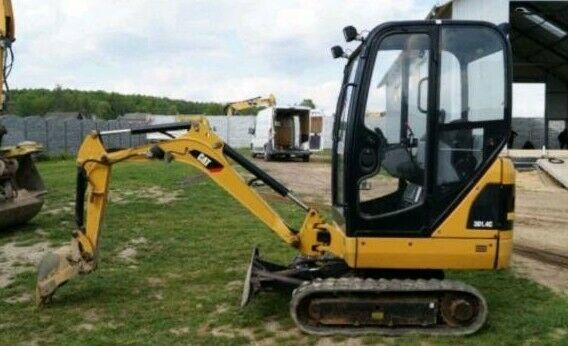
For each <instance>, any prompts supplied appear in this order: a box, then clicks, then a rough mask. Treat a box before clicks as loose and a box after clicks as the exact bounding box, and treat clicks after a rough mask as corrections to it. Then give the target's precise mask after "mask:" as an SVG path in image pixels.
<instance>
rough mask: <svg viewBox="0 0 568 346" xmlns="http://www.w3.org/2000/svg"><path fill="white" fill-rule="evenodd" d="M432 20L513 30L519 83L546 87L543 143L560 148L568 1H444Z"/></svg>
mask: <svg viewBox="0 0 568 346" xmlns="http://www.w3.org/2000/svg"><path fill="white" fill-rule="evenodd" d="M428 18H431V19H471V20H486V21H490V22H493V23H495V24H502V23H509V24H510V28H511V31H510V40H511V45H512V48H513V59H514V67H513V76H514V82H515V83H543V84H544V85H545V97H544V103H545V104H544V129H543V131H544V133H543V134H542V135H543V141H542V142H543V144H544V145H545V146H546V147H547V148H551V147H552V148H557V147H558V142H557V138H556V137H557V135H558V133H559V131H562V130H564V129H565V128H566V126H567V125H568V1H539V0H532V1H519V0H453V1H441V2H439V4H438V5H436V6H434V8H433V9H432V10H431V12H430V13H429V14H428ZM513 97H515V95H513ZM551 125H554V126H551ZM514 127H515V122H514V123H513V129H514ZM551 127H553V128H555V129H556V131H552V130H551Z"/></svg>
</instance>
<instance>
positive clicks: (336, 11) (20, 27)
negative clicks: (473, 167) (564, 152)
mask: <svg viewBox="0 0 568 346" xmlns="http://www.w3.org/2000/svg"><path fill="white" fill-rule="evenodd" d="M13 3H14V12H15V19H16V38H17V41H16V43H15V44H14V51H15V54H16V62H15V65H14V70H13V74H12V76H11V78H10V84H11V86H12V87H15V88H24V87H44V88H53V87H54V86H55V85H57V84H59V85H62V86H63V87H65V88H76V89H82V90H99V89H101V90H107V91H117V92H121V93H139V94H147V95H156V96H167V97H172V98H182V99H187V100H193V101H219V102H226V101H231V100H239V99H244V98H250V97H254V96H259V95H267V94H270V93H273V94H274V95H276V97H277V100H278V102H279V104H281V105H288V104H293V103H297V102H299V101H300V100H301V99H303V98H311V99H313V100H314V102H315V103H316V105H318V106H319V107H321V108H323V109H324V110H325V111H327V112H330V113H331V112H332V111H333V108H334V105H335V99H336V97H337V92H338V88H339V82H340V79H341V73H342V68H343V62H342V61H334V60H332V59H331V57H330V53H329V48H330V47H331V46H333V45H335V44H338V43H339V44H342V45H343V44H344V41H343V36H342V34H341V29H342V28H343V27H344V26H345V25H349V24H352V25H355V26H356V27H357V28H359V29H368V30H370V29H372V28H373V27H374V26H376V25H377V24H379V23H381V22H384V21H388V20H401V19H423V18H424V17H425V16H426V14H427V13H428V11H429V10H430V9H431V8H432V6H433V5H434V3H436V1H435V0H364V1H362V0H358V1H342V0H325V1H324V0H320V1H315V0H313V1H305V0H304V1H292V0H289V1H260V0H257V1H234V0H233V1H230V0H215V1H209V0H193V1H189V0H186V1H181V0H162V1H160V0H120V1H118V0H13ZM521 108H525V109H526V107H521Z"/></svg>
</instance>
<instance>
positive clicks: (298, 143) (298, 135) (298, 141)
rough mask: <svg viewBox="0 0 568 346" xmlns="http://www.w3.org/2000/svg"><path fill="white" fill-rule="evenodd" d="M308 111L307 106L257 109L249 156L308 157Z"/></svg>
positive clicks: (307, 159)
mask: <svg viewBox="0 0 568 346" xmlns="http://www.w3.org/2000/svg"><path fill="white" fill-rule="evenodd" d="M310 114H311V109H309V108H307V107H269V108H266V109H263V110H261V111H260V112H258V115H257V116H256V121H255V126H254V128H250V129H249V133H250V134H252V140H251V144H250V148H251V155H252V157H256V156H258V155H261V156H263V157H264V159H265V160H267V161H270V160H272V159H274V158H276V157H283V158H290V157H298V158H301V159H302V160H303V161H305V162H307V161H309V160H310V154H311V151H310Z"/></svg>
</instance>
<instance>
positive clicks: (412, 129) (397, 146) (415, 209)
mask: <svg viewBox="0 0 568 346" xmlns="http://www.w3.org/2000/svg"><path fill="white" fill-rule="evenodd" d="M435 33H436V30H435V27H434V26H432V25H429V24H428V25H414V26H413V25H404V26H398V27H393V28H392V29H391V30H386V33H384V34H381V35H378V36H377V37H375V38H374V40H373V41H372V42H370V44H369V47H368V48H367V57H366V65H365V68H364V71H361V80H360V85H361V88H362V89H361V90H366V91H367V92H366V93H363V92H361V94H360V95H359V99H358V102H357V111H356V112H355V116H354V117H353V119H352V123H351V126H352V129H353V133H354V135H353V137H352V142H351V143H350V147H351V148H353V151H352V152H351V155H350V157H349V160H348V166H349V168H348V169H347V170H346V173H345V174H346V177H347V179H346V184H348V185H349V191H350V193H349V194H348V195H347V196H346V197H347V200H348V205H349V206H350V207H349V211H348V217H347V231H348V234H350V235H354V234H356V235H358V236H373V235H377V234H381V236H394V235H404V236H412V235H413V234H418V233H420V232H421V231H422V230H423V229H424V227H425V225H424V220H425V216H426V214H425V208H424V204H425V202H426V179H427V172H428V169H429V164H428V163H429V160H428V158H429V152H430V150H429V145H431V140H430V138H429V136H428V134H429V127H430V126H431V124H429V119H430V118H431V117H432V116H434V114H435V106H434V102H432V97H431V95H433V94H434V95H435V93H432V90H433V89H434V88H435V83H434V82H435V78H432V77H431V76H432V75H433V72H432V70H433V69H434V66H435V65H434V64H433V58H434V56H435V55H434V53H433V49H432V47H433V46H434V45H435V43H434V38H435ZM379 230H380V232H379Z"/></svg>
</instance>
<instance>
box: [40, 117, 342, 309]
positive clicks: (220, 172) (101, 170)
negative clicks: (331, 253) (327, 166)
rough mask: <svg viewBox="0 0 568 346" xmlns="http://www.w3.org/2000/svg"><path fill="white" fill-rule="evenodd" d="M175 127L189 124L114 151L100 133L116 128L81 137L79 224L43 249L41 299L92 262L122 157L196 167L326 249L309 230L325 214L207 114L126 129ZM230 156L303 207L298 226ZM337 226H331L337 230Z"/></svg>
mask: <svg viewBox="0 0 568 346" xmlns="http://www.w3.org/2000/svg"><path fill="white" fill-rule="evenodd" d="M179 129H189V130H188V133H187V134H185V135H183V136H181V137H179V138H176V139H171V140H166V141H163V142H160V143H158V144H150V145H143V146H139V147H135V148H129V149H124V150H120V151H115V152H112V153H110V152H107V151H106V149H105V147H104V145H103V142H102V138H101V137H102V136H104V135H113V134H115V133H117V131H109V132H106V133H105V132H102V133H99V132H93V133H91V134H90V135H88V136H87V137H86V138H85V140H84V141H83V143H82V145H81V147H80V149H79V153H78V158H77V166H78V168H77V195H76V210H75V220H76V226H77V229H76V230H75V231H74V232H73V240H72V242H71V244H70V245H69V246H66V247H64V248H62V249H59V250H57V251H56V252H55V253H52V254H49V255H47V256H46V257H45V260H44V261H42V262H41V263H40V265H39V271H38V286H37V291H36V293H37V298H38V302H39V303H43V302H45V301H47V300H48V299H49V298H51V296H52V295H53V293H54V292H55V290H56V289H57V287H59V286H61V285H62V284H63V283H65V282H67V281H68V280H69V279H71V278H72V277H74V276H76V275H77V274H79V273H85V272H90V271H92V270H94V269H95V268H96V266H97V250H98V248H99V235H100V231H101V224H102V219H103V215H104V211H105V208H106V206H107V200H108V193H109V182H110V174H111V167H112V166H113V165H114V164H117V163H120V162H124V161H134V160H165V161H167V162H171V161H174V160H175V161H178V162H182V163H186V164H188V165H191V166H193V167H196V168H197V169H199V170H200V171H202V172H203V173H205V174H206V175H208V176H209V177H210V178H211V179H212V180H213V181H215V182H216V183H217V184H218V185H219V186H221V187H222V188H224V189H225V190H226V191H227V192H228V193H229V194H230V195H232V196H233V197H234V198H235V199H236V200H238V201H239V202H240V203H241V204H242V205H243V206H245V207H246V208H247V209H248V210H249V211H250V212H251V213H252V214H253V215H255V216H256V217H257V218H258V219H259V220H260V221H262V222H263V223H264V224H265V225H266V226H267V227H268V228H269V229H271V230H272V231H273V232H274V233H275V234H276V235H277V236H279V237H280V238H281V239H282V240H283V241H284V242H285V243H287V244H289V245H291V246H294V247H297V248H299V249H300V250H301V251H303V252H304V253H305V254H306V255H317V254H320V253H321V252H322V251H326V250H325V249H326V248H327V246H326V245H325V244H323V243H322V244H320V245H321V246H322V248H321V249H318V246H316V245H317V244H316V243H317V241H315V239H314V238H315V236H314V235H313V234H312V233H313V232H315V231H317V230H332V229H335V228H334V227H333V226H331V225H329V224H325V223H324V221H323V218H322V217H321V216H319V214H318V213H317V212H316V211H315V210H312V209H310V208H309V207H308V206H306V205H305V204H304V203H303V202H301V201H300V200H299V198H297V197H296V196H295V195H294V194H293V193H292V192H291V191H290V190H289V189H287V188H286V187H285V186H283V185H282V184H280V183H279V182H277V181H276V180H274V179H273V178H272V177H270V176H269V175H268V174H266V173H265V172H264V171H262V170H261V169H260V168H258V167H257V166H255V165H254V164H252V163H251V162H249V161H248V160H246V159H245V158H244V157H242V156H241V155H240V154H239V153H238V152H237V151H235V150H234V149H232V148H231V147H229V146H228V145H227V144H225V143H223V141H222V140H221V139H220V138H219V137H218V136H217V135H216V134H215V133H214V132H213V131H212V130H211V129H210V128H209V124H208V122H207V120H206V119H205V118H203V117H202V118H200V120H199V121H193V122H189V123H179V124H167V125H154V126H148V127H145V128H142V129H133V130H125V131H129V132H131V133H133V134H140V133H148V132H166V131H173V130H179ZM119 132H120V130H119ZM229 159H232V160H233V161H235V162H237V163H238V164H240V165H241V166H242V167H243V168H245V169H246V170H248V171H249V172H250V173H251V174H253V175H254V176H255V177H256V179H259V180H261V181H263V182H264V183H265V184H266V185H268V186H270V187H271V188H272V189H273V190H274V191H275V192H277V193H278V194H280V195H281V196H283V197H287V198H289V199H291V200H292V201H293V202H295V203H296V204H298V205H299V206H300V207H301V208H302V209H304V210H305V211H307V216H306V221H305V222H304V225H303V227H302V229H301V230H299V231H295V230H292V229H291V228H290V227H289V226H287V225H286V223H285V221H284V220H283V219H282V218H281V217H280V215H278V214H277V213H276V212H275V211H274V209H272V207H271V206H270V205H269V204H268V203H266V201H265V200H264V199H263V198H262V197H261V196H260V195H259V194H258V193H257V192H256V191H255V190H254V189H253V188H252V187H251V186H249V184H248V183H247V182H246V181H245V180H244V179H243V178H242V177H241V175H240V174H239V173H238V172H237V171H236V170H235V168H233V167H232V165H231V164H230V162H229ZM85 203H86V205H85ZM337 231H338V230H337V229H335V232H337ZM302 239H310V242H309V244H308V243H306V241H304V242H303V243H302Z"/></svg>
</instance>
